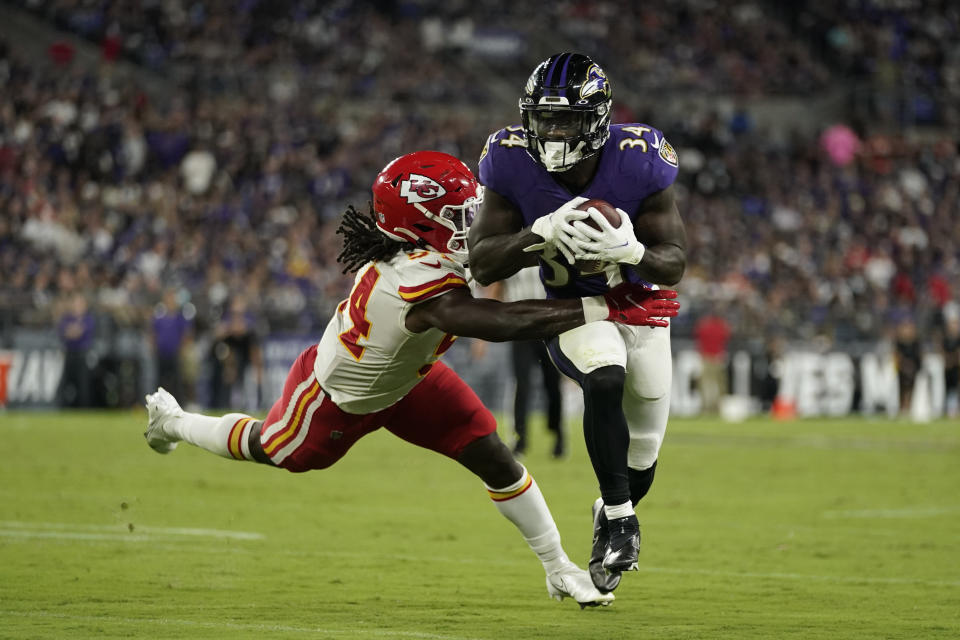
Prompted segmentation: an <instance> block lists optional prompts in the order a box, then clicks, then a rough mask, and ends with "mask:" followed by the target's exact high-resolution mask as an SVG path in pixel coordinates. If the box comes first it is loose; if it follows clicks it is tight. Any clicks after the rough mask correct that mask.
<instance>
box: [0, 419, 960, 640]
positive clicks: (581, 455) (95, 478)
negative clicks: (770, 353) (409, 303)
mask: <svg viewBox="0 0 960 640" xmlns="http://www.w3.org/2000/svg"><path fill="white" fill-rule="evenodd" d="M144 423H145V414H144V413H143V412H142V411H131V412H123V413H71V414H63V413H6V414H2V413H0V436H2V443H3V452H2V462H0V505H2V513H0V637H2V638H18V639H19V638H92V637H97V638H103V637H124V638H221V637H224V638H225V637H229V638H262V637H270V638H347V639H352V638H357V639H361V640H362V639H368V638H427V639H435V640H467V639H477V640H513V639H528V638H544V639H550V640H554V639H562V638H571V639H572V638H576V639H585V638H604V639H611V640H613V639H616V640H619V639H622V638H644V639H646V638H709V639H719V638H731V639H743V638H804V639H806V638H830V639H832V640H835V639H838V638H871V639H876V638H910V639H917V638H958V637H960V424H956V423H952V424H951V423H947V422H943V421H941V422H938V423H933V424H930V425H911V424H907V423H903V422H885V421H879V422H871V421H867V420H860V419H850V420H844V421H825V420H822V421H799V422H793V423H773V422H769V421H766V420H757V421H749V422H746V423H742V424H737V425H729V424H723V423H719V422H715V421H710V420H696V421H684V420H674V421H673V422H672V423H671V427H670V430H669V432H668V436H667V441H666V444H665V445H664V449H663V451H662V453H661V462H660V467H659V471H658V477H657V482H656V484H655V485H654V489H653V492H652V493H651V495H650V496H649V497H648V498H647V500H645V501H644V504H643V505H642V509H641V511H640V517H641V522H642V523H643V537H644V542H643V549H642V550H641V568H640V571H639V572H637V573H633V574H629V575H627V576H626V577H625V578H624V580H623V583H622V585H621V586H620V588H619V589H618V590H617V592H616V594H617V601H616V602H615V603H614V604H613V606H611V607H608V608H605V609H588V610H584V611H581V610H580V609H579V608H578V607H577V606H576V604H575V603H573V602H572V601H571V600H567V601H564V602H563V603H559V602H555V601H553V600H550V599H549V598H548V597H547V592H546V589H545V587H544V583H543V572H542V570H541V568H540V566H539V563H538V562H537V561H536V559H535V558H534V556H533V555H532V553H531V552H530V551H529V550H528V549H527V548H526V545H525V544H524V543H523V541H522V540H521V539H520V537H519V535H518V533H517V532H516V531H515V530H514V529H513V527H512V526H510V525H509V523H507V521H506V520H504V519H503V518H501V517H500V516H499V514H498V513H497V511H496V509H495V508H494V507H493V506H492V504H491V503H490V501H489V499H488V498H487V496H486V493H485V492H484V491H483V487H482V486H481V485H480V483H479V482H478V481H477V480H475V479H474V478H473V477H472V476H470V475H469V474H468V473H467V472H465V471H463V470H462V469H460V468H459V467H458V466H457V465H456V464H455V463H452V462H450V461H448V460H446V459H444V458H441V457H439V456H436V455H435V454H430V453H427V452H424V451H420V450H417V449H415V448H413V447H411V446H409V445H407V444H405V443H403V442H400V441H399V440H396V439H394V438H393V437H392V436H391V435H390V434H388V433H385V432H380V433H376V434H373V435H372V436H370V437H369V438H367V439H365V440H362V441H361V442H360V443H359V444H358V445H357V446H356V447H355V448H354V450H353V451H351V453H350V454H349V455H348V456H347V457H346V458H345V459H344V460H343V461H342V462H341V463H340V464H338V465H337V466H336V467H334V468H333V469H331V470H327V471H320V472H313V473H309V474H305V475H294V474H289V473H286V472H281V471H277V470H274V469H269V468H266V467H260V466H258V465H254V464H250V463H239V462H232V461H228V460H225V459H221V458H216V457H215V456H212V455H210V454H207V453H205V452H202V451H199V450H196V449H194V448H192V447H189V446H186V445H184V446H181V448H180V449H178V450H177V451H176V452H174V453H173V454H171V455H169V456H160V455H157V454H155V453H153V452H152V451H150V450H149V449H148V448H147V446H146V445H145V443H144V441H143V438H142V436H141V432H142V430H143V425H144ZM578 430H579V428H578V427H574V431H578ZM572 440H573V442H574V444H575V445H576V446H575V448H574V451H573V452H572V455H571V457H570V458H569V459H568V460H564V461H561V462H557V461H553V460H551V459H549V458H548V456H547V450H548V448H549V445H550V442H549V438H548V437H547V436H546V434H545V433H543V432H541V431H538V430H535V431H534V433H533V441H534V442H533V446H534V449H533V451H532V452H531V453H530V455H529V456H528V458H527V459H526V463H527V465H528V467H529V468H530V470H531V472H532V473H533V474H534V476H535V477H536V478H537V480H538V482H539V483H540V485H541V487H542V488H543V491H544V493H545V495H546V497H547V501H548V503H549V504H550V505H551V508H552V510H553V513H554V516H555V518H556V520H557V523H558V524H559V526H560V531H561V533H562V534H563V537H564V543H565V546H566V548H567V551H568V552H569V553H570V555H571V557H572V558H573V559H574V560H576V561H577V562H579V563H580V564H581V565H584V564H585V561H586V556H587V554H588V551H589V544H590V522H589V510H590V504H591V503H592V501H593V499H594V497H595V481H594V480H593V476H592V472H591V470H590V467H589V463H588V460H587V458H586V454H585V452H584V450H583V447H582V444H581V442H580V438H579V437H574V438H572Z"/></svg>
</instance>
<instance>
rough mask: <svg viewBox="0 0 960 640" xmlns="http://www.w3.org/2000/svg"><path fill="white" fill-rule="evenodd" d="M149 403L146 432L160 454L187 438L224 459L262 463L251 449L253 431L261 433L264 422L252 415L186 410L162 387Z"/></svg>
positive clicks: (149, 440)
mask: <svg viewBox="0 0 960 640" xmlns="http://www.w3.org/2000/svg"><path fill="white" fill-rule="evenodd" d="M146 404H147V416H148V421H147V430H146V432H145V433H144V434H143V435H144V437H146V439H147V444H149V445H150V447H151V448H152V449H153V450H154V451H157V452H158V453H170V452H171V451H173V450H174V449H175V448H176V447H177V443H178V442H180V441H181V440H184V441H186V442H189V443H190V444H193V445H196V446H198V447H200V448H201V449H205V450H207V451H209V452H210V453H215V454H217V455H218V456H222V457H224V458H231V459H234V460H255V461H259V462H263V458H262V457H261V458H260V459H258V458H257V456H255V454H254V452H252V451H251V450H250V438H251V434H256V433H259V430H260V426H261V424H262V423H261V422H260V421H259V420H255V419H254V418H252V417H251V416H248V415H245V414H242V413H228V414H226V415H222V416H205V415H201V414H199V413H191V412H189V411H184V410H183V409H181V408H180V404H179V403H178V402H177V400H176V398H174V397H173V396H172V395H171V394H170V393H168V392H167V391H166V390H165V389H164V388H163V387H160V388H159V389H157V391H156V392H155V393H152V394H150V395H148V396H147V397H146ZM258 455H259V454H258Z"/></svg>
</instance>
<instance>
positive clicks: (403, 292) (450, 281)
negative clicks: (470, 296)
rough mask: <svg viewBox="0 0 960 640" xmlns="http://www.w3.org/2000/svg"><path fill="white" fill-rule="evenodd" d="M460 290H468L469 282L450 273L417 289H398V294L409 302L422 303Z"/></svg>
mask: <svg viewBox="0 0 960 640" xmlns="http://www.w3.org/2000/svg"><path fill="white" fill-rule="evenodd" d="M458 288H468V287H467V281H466V280H464V279H463V277H462V276H459V275H457V274H456V273H448V274H447V275H446V276H444V277H442V278H440V279H438V280H431V281H430V282H426V283H424V284H420V285H417V286H415V287H400V288H399V289H397V293H399V294H400V297H401V298H403V299H404V300H405V301H407V302H421V301H423V300H427V299H429V298H432V297H434V296H436V295H439V294H441V293H444V292H447V291H450V290H451V289H458Z"/></svg>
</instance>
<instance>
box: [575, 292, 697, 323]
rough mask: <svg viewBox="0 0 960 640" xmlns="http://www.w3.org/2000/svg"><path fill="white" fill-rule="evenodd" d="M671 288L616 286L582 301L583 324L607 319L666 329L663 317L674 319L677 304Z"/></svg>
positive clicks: (677, 307)
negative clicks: (600, 294) (601, 294)
mask: <svg viewBox="0 0 960 640" xmlns="http://www.w3.org/2000/svg"><path fill="white" fill-rule="evenodd" d="M676 297H677V292H676V291H674V290H672V289H647V288H646V287H644V286H642V285H639V284H621V285H617V286H616V287H614V288H613V289H611V290H610V291H608V292H607V293H605V294H603V296H594V297H592V298H583V299H582V300H583V318H584V321H585V322H593V321H596V320H609V321H611V322H619V323H621V324H632V325H640V326H645V327H666V326H669V323H668V322H667V320H666V318H674V317H676V315H677V310H678V309H680V303H679V302H676V301H675V300H674V298H676Z"/></svg>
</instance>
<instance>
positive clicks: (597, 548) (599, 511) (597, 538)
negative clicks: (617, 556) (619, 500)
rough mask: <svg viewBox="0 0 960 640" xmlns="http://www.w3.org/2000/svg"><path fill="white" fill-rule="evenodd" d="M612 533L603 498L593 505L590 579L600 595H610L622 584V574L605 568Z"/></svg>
mask: <svg viewBox="0 0 960 640" xmlns="http://www.w3.org/2000/svg"><path fill="white" fill-rule="evenodd" d="M609 541H610V532H609V530H608V529H607V514H606V513H604V512H603V498H597V501H596V502H594V503H593V548H592V549H591V550H590V564H589V565H588V566H587V568H588V570H589V571H590V579H591V580H593V585H594V586H595V587H596V588H597V591H599V592H600V593H610V592H611V591H613V590H614V589H616V588H617V586H618V585H619V584H620V572H619V571H613V572H608V571H607V570H606V569H604V568H603V556H604V555H606V552H607V543H608V542H609Z"/></svg>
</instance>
